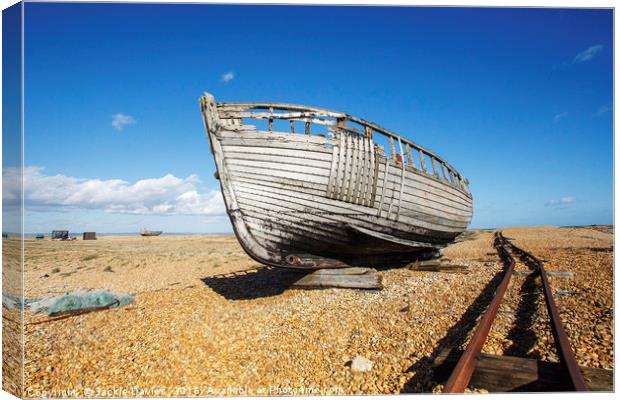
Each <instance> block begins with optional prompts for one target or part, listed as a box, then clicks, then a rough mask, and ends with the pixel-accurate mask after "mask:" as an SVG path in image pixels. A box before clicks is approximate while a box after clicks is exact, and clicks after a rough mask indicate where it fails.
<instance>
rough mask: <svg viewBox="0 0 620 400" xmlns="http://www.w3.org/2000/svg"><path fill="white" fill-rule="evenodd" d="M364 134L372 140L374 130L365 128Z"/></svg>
mask: <svg viewBox="0 0 620 400" xmlns="http://www.w3.org/2000/svg"><path fill="white" fill-rule="evenodd" d="M364 133H365V135H366V136H367V137H369V138H371V137H372V128H371V127H369V126H366V127H364Z"/></svg>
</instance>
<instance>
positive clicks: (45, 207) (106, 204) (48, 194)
mask: <svg viewBox="0 0 620 400" xmlns="http://www.w3.org/2000/svg"><path fill="white" fill-rule="evenodd" d="M3 180H4V182H3V183H4V185H3V186H4V191H5V193H4V200H5V204H7V205H10V204H12V205H16V204H17V202H18V201H19V189H20V179H19V171H18V170H17V169H15V168H7V169H5V170H4V172H3ZM199 183H200V180H199V179H198V177H197V176H196V175H190V176H188V177H187V178H177V177H176V176H174V175H171V174H168V175H165V176H163V177H161V178H151V179H141V180H139V181H136V182H135V183H133V184H132V183H129V182H127V181H124V180H121V179H108V180H101V179H84V178H75V177H70V176H65V175H53V176H52V175H45V174H44V173H43V168H41V167H26V168H24V203H25V207H26V209H27V210H28V211H63V210H64V211H67V210H72V209H96V210H102V211H105V212H109V213H117V214H153V215H223V214H225V212H226V210H225V207H224V201H223V199H222V195H221V193H220V192H219V191H218V190H211V191H209V192H206V193H199V192H198V188H197V186H198V184H199Z"/></svg>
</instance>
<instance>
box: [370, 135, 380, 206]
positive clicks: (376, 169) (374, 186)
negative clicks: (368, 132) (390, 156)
mask: <svg viewBox="0 0 620 400" xmlns="http://www.w3.org/2000/svg"><path fill="white" fill-rule="evenodd" d="M370 159H371V161H372V167H373V169H374V173H373V176H372V192H371V193H370V199H369V201H370V204H369V205H370V206H374V204H375V198H376V195H377V179H378V178H379V161H378V160H377V158H376V157H375V145H374V144H373V143H372V141H371V142H370Z"/></svg>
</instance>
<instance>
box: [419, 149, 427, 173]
mask: <svg viewBox="0 0 620 400" xmlns="http://www.w3.org/2000/svg"><path fill="white" fill-rule="evenodd" d="M418 154H419V155H420V166H421V167H422V171H423V172H428V171H427V170H426V160H425V159H424V153H423V152H422V150H418Z"/></svg>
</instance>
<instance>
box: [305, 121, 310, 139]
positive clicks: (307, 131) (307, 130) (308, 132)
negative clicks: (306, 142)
mask: <svg viewBox="0 0 620 400" xmlns="http://www.w3.org/2000/svg"><path fill="white" fill-rule="evenodd" d="M306 135H308V136H310V121H306Z"/></svg>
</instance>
